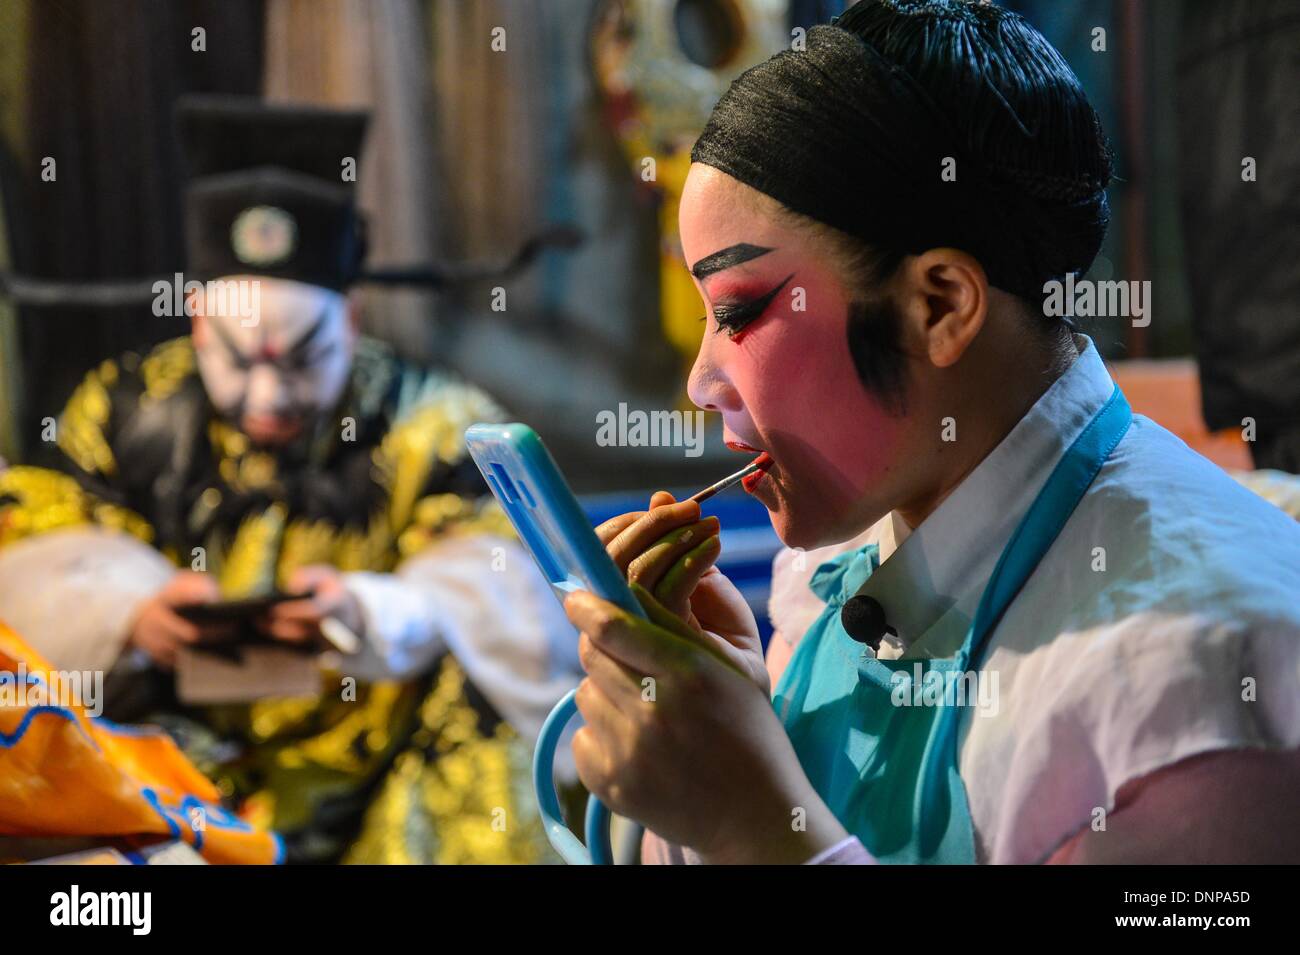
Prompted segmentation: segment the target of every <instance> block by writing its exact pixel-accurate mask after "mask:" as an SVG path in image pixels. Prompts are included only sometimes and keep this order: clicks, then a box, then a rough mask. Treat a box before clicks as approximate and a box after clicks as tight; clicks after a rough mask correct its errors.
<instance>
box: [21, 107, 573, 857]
mask: <svg viewBox="0 0 1300 955" xmlns="http://www.w3.org/2000/svg"><path fill="white" fill-rule="evenodd" d="M179 118H180V128H181V135H182V139H183V143H184V146H185V149H186V154H187V158H188V161H189V165H190V174H191V180H190V183H189V185H188V189H187V193H186V245H187V248H186V253H187V261H188V264H189V268H190V270H191V271H190V272H189V273H187V274H186V275H185V276H184V280H185V281H195V280H197V281H199V282H205V283H208V284H207V285H205V286H201V287H199V288H197V289H196V288H195V287H193V286H191V287H190V288H189V289H185V288H180V289H177V288H172V287H171V286H170V285H167V286H166V287H165V288H161V287H160V288H161V290H160V295H159V299H158V301H157V302H156V304H155V313H162V314H169V315H170V314H176V313H177V312H179V311H181V309H177V310H176V312H173V311H168V308H169V300H170V301H171V304H176V303H179V302H180V301H181V300H182V296H183V297H184V301H185V302H187V303H188V313H190V314H192V334H190V335H187V336H185V337H181V338H176V339H174V340H171V341H168V342H165V343H163V344H161V345H159V346H158V347H156V348H155V349H153V350H152V351H151V352H149V353H148V354H146V355H143V356H137V355H126V356H123V357H121V358H119V359H116V360H108V361H105V362H104V363H103V364H101V365H100V366H99V367H98V368H96V369H94V370H93V371H91V372H90V373H89V374H88V375H87V376H86V378H85V380H84V381H83V383H82V384H81V386H80V387H79V388H77V390H76V392H75V393H74V394H73V395H72V397H71V399H70V400H69V402H68V404H67V406H66V408H65V409H64V411H63V414H62V416H61V417H60V418H59V419H58V422H57V442H58V448H59V451H60V455H61V463H60V470H58V471H54V470H45V469H41V468H34V467H13V468H10V469H9V470H7V471H4V472H3V473H0V545H3V546H0V605H3V606H4V608H5V616H6V619H7V621H8V622H9V623H10V624H12V625H13V626H14V627H15V628H16V629H17V630H18V631H20V632H21V633H23V634H24V635H25V636H26V637H27V638H28V640H29V641H30V642H31V643H32V644H33V646H35V647H36V648H37V649H38V650H39V651H40V652H41V653H42V654H43V655H44V656H45V657H47V658H49V659H50V660H51V661H52V662H53V663H54V665H56V666H62V667H68V668H78V669H105V670H110V671H111V673H110V677H109V689H108V695H109V697H110V701H111V702H110V712H109V713H108V715H109V716H112V717H115V718H118V719H130V720H138V719H143V718H147V719H150V720H155V721H158V722H161V723H163V725H165V726H167V727H168V728H169V729H170V730H172V732H173V735H175V736H176V737H177V738H178V739H179V741H180V742H181V743H182V745H183V746H184V747H185V748H186V750H187V752H188V753H189V755H191V757H193V758H194V759H195V760H196V762H197V764H198V765H199V766H200V767H201V768H202V769H204V770H205V771H206V772H207V773H208V774H209V775H211V776H212V777H213V778H214V779H215V780H216V781H217V783H218V785H219V786H220V788H221V789H222V791H223V792H224V793H225V794H226V795H227V796H228V797H229V799H230V800H231V801H232V802H233V804H234V805H235V806H236V807H237V808H238V809H239V811H240V813H241V815H242V816H243V817H244V818H245V819H247V820H248V821H250V822H254V823H256V824H259V825H262V826H266V827H270V828H274V829H276V830H278V831H280V832H281V834H282V835H283V836H284V837H285V841H286V845H287V856H288V859H289V860H290V861H295V860H297V861H333V860H339V859H342V860H344V861H361V862H403V861H411V862H475V863H483V862H533V861H539V860H541V859H542V858H544V853H545V852H546V851H547V850H545V848H544V846H545V842H544V839H543V837H542V834H541V831H540V827H539V825H538V823H537V821H536V816H535V812H534V810H533V808H532V806H531V804H530V803H529V802H528V800H529V798H530V797H529V796H528V795H527V794H528V793H529V787H528V786H527V785H526V784H525V782H524V781H525V780H526V778H527V770H528V763H529V755H530V752H531V740H532V737H533V735H534V734H535V733H536V731H537V730H538V728H539V727H540V724H541V721H542V719H543V718H544V717H545V715H546V712H547V711H548V709H549V708H550V706H551V705H553V704H554V702H555V701H556V700H557V699H558V698H559V697H560V696H561V695H563V693H564V692H566V691H567V690H568V689H570V688H571V687H572V685H573V684H574V683H576V677H575V676H573V673H574V672H575V670H576V667H577V663H576V655H575V654H576V634H575V633H574V632H573V630H572V628H571V627H570V626H569V624H568V623H567V621H566V620H565V619H564V616H563V613H562V612H561V610H560V608H559V607H558V605H557V604H556V603H555V601H554V599H553V598H552V597H551V595H550V593H549V589H548V587H547V585H546V583H545V581H544V580H543V579H542V578H541V576H540V575H539V574H538V573H537V572H536V570H535V568H534V566H533V564H532V562H531V560H530V558H529V557H528V555H527V554H526V553H525V552H524V551H523V550H522V549H520V548H519V547H518V545H517V544H516V542H515V541H514V539H513V533H512V531H511V530H510V528H509V524H508V522H507V521H506V520H505V518H504V516H503V515H501V514H500V512H499V511H498V510H497V509H496V508H495V506H494V505H493V504H492V503H491V497H490V495H488V494H487V493H486V487H485V486H484V484H483V483H482V479H481V476H480V475H479V473H478V471H477V469H476V468H475V466H474V464H473V462H472V461H471V460H470V459H469V458H468V456H467V455H466V452H465V448H464V444H463V432H464V429H465V428H466V426H468V425H469V424H471V423H473V422H475V421H480V420H494V419H496V418H498V417H499V416H500V411H499V409H498V408H497V406H496V405H495V404H494V403H493V402H492V401H491V400H490V399H489V398H488V397H487V396H485V395H484V394H483V393H481V392H480V391H478V390H476V389H475V388H473V387H471V386H469V385H467V384H465V383H463V382H460V381H457V380H455V379H453V378H451V377H449V376H445V375H442V374H438V373H433V372H429V371H426V370H423V369H418V368H414V367H410V366H408V365H406V364H404V363H402V362H400V361H398V360H397V359H396V358H395V357H394V355H393V354H392V353H391V352H390V351H389V350H388V349H387V348H386V347H385V346H383V345H380V344H379V343H378V342H375V341H371V340H367V339H365V338H363V337H360V336H359V335H358V333H357V319H358V316H357V314H356V311H355V308H354V306H353V303H352V300H351V299H350V297H349V294H348V293H349V288H350V286H352V285H353V283H354V282H355V281H356V280H357V279H358V277H359V276H360V274H361V273H360V268H361V262H362V257H363V254H364V241H363V232H362V229H361V226H362V223H361V221H360V219H359V216H358V213H357V211H356V208H355V205H354V198H353V186H352V183H353V182H354V181H355V178H356V176H355V172H356V163H357V160H358V158H359V156H360V151H361V147H362V139H363V135H364V130H365V123H366V116H365V114H363V113H357V112H340V111H331V110H323V109H315V108H310V109H308V108H290V107H284V106H274V107H273V106H268V105H266V104H263V103H262V102H260V101H257V100H243V99H232V98H194V99H192V100H190V101H187V102H186V103H185V104H183V106H182V109H181V111H180V114H179ZM214 280H215V282H214ZM275 594H291V595H298V594H301V595H302V596H300V597H298V598H297V599H287V600H282V601H281V602H278V603H267V604H262V605H259V606H260V610H259V611H258V612H257V613H256V614H255V615H254V616H252V618H251V619H250V620H249V621H248V625H249V626H250V627H251V628H252V630H253V631H255V633H256V634H257V635H258V636H259V637H260V638H261V639H262V641H263V642H264V644H265V645H267V646H271V647H273V648H279V649H285V648H290V647H296V648H324V647H326V646H327V644H326V640H325V637H328V636H329V635H330V628H331V627H332V628H334V631H333V632H334V633H335V634H337V633H338V632H339V631H341V632H342V633H343V634H344V636H349V635H351V636H352V637H353V638H359V646H357V647H352V648H348V649H351V650H353V651H355V652H352V653H350V654H349V655H343V654H338V653H335V654H332V655H331V656H329V657H327V658H326V659H327V660H329V661H331V667H332V669H331V670H330V672H328V673H327V674H326V675H325V676H324V677H323V678H322V682H321V686H322V690H321V692H320V693H319V694H318V695H315V696H310V695H309V696H301V695H294V696H290V697H285V698H280V697H275V696H272V697H270V698H262V699H258V700H255V701H252V702H247V703H229V704H223V705H209V706H191V705H185V704H184V703H183V702H181V701H180V700H178V699H177V696H176V693H175V683H174V681H173V680H172V678H171V671H173V669H174V668H175V667H176V666H177V664H178V661H179V662H180V663H181V665H182V666H184V663H185V660H186V658H187V654H189V655H191V657H190V658H191V659H192V658H193V657H192V655H193V653H194V651H195V650H200V651H201V650H202V649H203V648H205V647H208V646H209V645H211V644H213V643H214V642H217V643H220V642H221V641H222V640H226V639H228V638H229V637H231V636H232V631H233V630H234V626H235V624H234V623H233V622H232V619H231V618H230V616H229V615H226V616H222V615H219V614H215V615H207V616H205V615H203V614H202V613H198V614H196V613H194V612H193V610H194V607H195V605H202V604H214V603H217V602H222V603H228V602H230V601H234V600H241V599H244V600H246V599H249V598H265V597H268V596H270V595H275ZM245 606H247V604H245ZM336 644H337V638H336ZM252 677H253V678H255V679H257V680H259V681H260V680H262V679H268V680H270V681H271V685H274V681H275V679H276V676H275V674H270V673H265V672H261V673H257V674H253V675H252Z"/></svg>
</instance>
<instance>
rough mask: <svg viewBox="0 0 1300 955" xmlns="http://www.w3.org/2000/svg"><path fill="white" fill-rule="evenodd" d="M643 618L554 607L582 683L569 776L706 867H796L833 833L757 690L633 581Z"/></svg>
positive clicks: (836, 831) (577, 605)
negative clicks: (561, 613) (565, 621)
mask: <svg viewBox="0 0 1300 955" xmlns="http://www.w3.org/2000/svg"><path fill="white" fill-rule="evenodd" d="M633 592H634V593H636V595H637V599H638V600H640V601H641V604H642V606H643V607H645V609H646V612H647V613H648V614H649V616H650V619H649V620H643V619H640V618H638V617H634V616H633V615H631V614H629V613H627V612H626V611H624V610H621V609H619V608H618V607H616V606H614V605H613V604H611V603H609V602H608V601H605V600H601V599H600V598H598V597H596V596H595V595H593V594H590V593H588V592H586V591H579V592H577V593H573V594H570V595H569V596H568V598H567V599H566V600H565V602H564V609H565V612H566V613H567V614H568V616H569V619H570V620H571V621H573V623H574V625H575V626H577V627H578V629H580V630H581V631H582V636H581V638H580V642H579V655H580V658H581V660H582V665H583V668H584V669H585V670H586V671H587V678H586V679H585V680H583V681H582V683H581V684H580V685H579V687H578V695H577V703H578V709H579V710H580V711H581V713H582V715H583V717H584V718H585V719H586V721H587V725H586V726H584V727H582V728H581V729H579V730H578V732H577V733H576V735H575V736H574V739H573V754H574V758H575V760H576V763H577V768H578V774H579V776H581V777H582V781H583V783H584V784H586V786H587V788H588V789H589V790H590V791H591V792H593V793H595V794H596V796H598V797H599V798H600V799H601V801H602V802H604V803H605V804H606V805H607V806H609V807H610V808H611V809H612V810H614V811H615V812H617V813H619V814H620V815H625V816H627V817H629V818H632V819H635V820H637V821H638V822H641V823H643V824H644V825H646V826H647V827H649V828H650V829H652V830H653V831H654V832H655V833H657V834H658V835H660V836H662V837H663V838H665V839H667V840H669V841H670V842H675V843H678V844H680V845H684V846H689V847H690V848H692V849H695V850H696V851H697V852H699V853H700V854H701V855H702V856H703V857H704V859H705V861H709V862H786V863H800V862H805V861H807V860H808V859H809V858H811V857H812V856H813V855H815V854H816V853H817V852H819V851H820V850H822V849H825V848H829V847H830V846H832V845H834V844H835V843H836V842H838V841H839V840H840V839H842V838H844V835H845V833H844V829H843V827H842V826H841V825H840V824H839V823H838V822H837V821H836V819H835V817H834V815H832V814H831V812H830V810H829V809H827V807H826V806H825V804H824V803H823V802H822V801H821V799H820V798H819V797H818V796H817V794H816V792H815V791H814V790H813V787H812V784H811V783H809V781H808V778H807V777H806V776H805V775H804V773H803V770H802V768H801V767H800V765H799V759H798V756H797V755H796V754H795V752H794V748H793V747H792V746H791V745H790V741H789V739H788V738H787V736H786V734H785V730H784V727H782V725H781V722H780V720H778V719H777V716H776V713H775V712H774V711H773V709H772V705H771V702H770V701H769V699H768V697H767V694H766V693H764V692H763V691H762V690H761V689H759V688H758V687H757V686H755V685H754V682H753V680H752V679H751V678H750V676H749V674H747V673H742V672H740V670H739V669H738V668H737V667H736V665H735V664H734V663H733V662H731V661H730V660H728V659H727V658H726V657H725V656H724V655H723V654H721V653H719V652H718V650H717V647H716V646H715V644H714V643H713V642H711V641H708V640H705V639H701V635H700V634H699V632H698V631H696V630H695V629H694V628H692V627H689V626H687V625H686V624H685V623H684V622H683V621H682V620H680V619H679V618H678V617H677V616H676V615H674V614H673V613H671V612H669V611H668V610H667V609H666V608H665V607H663V606H662V605H660V604H659V603H658V602H657V601H656V600H655V599H654V598H653V597H652V596H651V595H650V594H649V593H648V592H646V591H645V590H644V589H641V588H640V587H639V586H637V585H635V584H634V585H633Z"/></svg>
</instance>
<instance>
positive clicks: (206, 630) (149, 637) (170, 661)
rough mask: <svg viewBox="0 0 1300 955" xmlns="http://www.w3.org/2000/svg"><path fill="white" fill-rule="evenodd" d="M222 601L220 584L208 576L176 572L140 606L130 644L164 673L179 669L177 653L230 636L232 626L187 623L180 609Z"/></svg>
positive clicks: (189, 571)
mask: <svg viewBox="0 0 1300 955" xmlns="http://www.w3.org/2000/svg"><path fill="white" fill-rule="evenodd" d="M220 598H221V590H220V588H219V587H218V586H217V582H216V581H215V580H214V579H213V578H212V577H211V576H210V575H208V574H202V573H196V572H195V571H192V570H182V571H177V573H176V574H175V575H174V576H173V577H172V578H171V580H169V581H167V584H166V585H165V586H164V587H163V588H162V590H160V591H158V592H157V593H156V594H154V595H153V596H152V597H150V598H149V599H148V600H146V601H144V602H143V603H142V604H140V607H139V609H137V610H136V614H135V619H134V620H133V621H132V622H131V636H130V638H129V639H130V643H131V644H132V645H133V646H136V647H139V648H140V649H141V650H143V651H144V652H145V653H147V654H148V655H149V658H150V659H152V660H153V661H154V663H156V664H158V666H160V667H163V668H164V669H167V670H170V669H172V668H173V667H175V666H176V651H177V650H178V649H179V648H181V647H183V646H188V645H192V644H196V643H201V642H203V641H204V640H214V639H220V638H222V637H226V636H229V635H230V634H231V632H232V630H233V627H232V625H231V624H230V623H229V622H225V621H214V622H211V623H204V624H199V623H195V622H194V621H192V620H186V619H185V618H184V617H182V616H181V615H180V614H178V613H177V612H176V608H177V607H184V606H187V605H192V604H201V603H211V602H213V601H215V600H219V599H220Z"/></svg>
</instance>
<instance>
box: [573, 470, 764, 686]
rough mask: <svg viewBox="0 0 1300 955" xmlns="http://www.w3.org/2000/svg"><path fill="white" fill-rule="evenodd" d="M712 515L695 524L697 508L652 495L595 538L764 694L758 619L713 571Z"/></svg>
mask: <svg viewBox="0 0 1300 955" xmlns="http://www.w3.org/2000/svg"><path fill="white" fill-rule="evenodd" d="M719 531H720V527H719V524H718V519H717V518H716V517H706V518H704V519H703V520H701V519H700V505H699V504H697V503H696V502H694V501H690V500H687V501H680V502H678V501H675V500H674V499H673V496H672V495H671V494H669V493H668V492H667V491H656V492H655V494H654V495H653V496H652V497H651V498H650V510H649V511H633V512H631V513H628V514H621V515H619V516H618V517H614V518H611V519H610V520H608V521H606V522H605V523H603V524H601V525H600V526H599V527H597V528H596V536H597V537H599V538H600V540H601V542H602V543H603V544H604V545H605V550H606V551H608V552H609V556H610V557H611V558H613V560H614V563H615V564H616V565H618V568H619V570H621V571H623V574H624V576H626V577H627V579H628V580H629V581H635V582H636V583H638V584H640V585H641V586H642V587H644V588H645V589H646V590H648V591H650V593H651V594H652V595H653V596H654V598H655V600H656V601H657V602H658V603H659V604H660V605H662V606H663V607H665V608H666V609H667V610H668V611H669V612H671V613H672V614H673V615H674V616H676V617H678V618H680V619H681V620H683V621H685V623H686V624H688V625H689V626H690V627H692V628H693V629H695V630H696V631H698V632H699V633H700V634H701V635H703V636H706V637H709V638H711V642H712V643H713V644H714V647H715V649H716V650H717V651H718V652H720V653H721V654H722V655H723V656H724V657H725V658H727V659H729V660H730V661H731V662H732V663H733V664H735V665H736V666H737V668H738V669H739V670H740V671H741V672H742V673H745V674H746V675H748V676H749V677H750V679H752V680H753V681H754V682H755V683H756V684H757V685H758V686H759V687H760V688H761V689H762V690H763V691H764V692H765V693H766V692H768V691H769V688H770V678H769V676H768V672H767V667H766V666H765V665H764V662H763V645H762V642H761V641H760V640H759V636H758V622H757V621H756V620H755V619H754V613H753V611H752V610H750V609H749V604H748V603H747V602H746V601H745V598H744V596H742V595H741V593H740V591H739V590H737V589H736V586H735V584H733V583H732V582H731V581H730V580H728V579H727V577H726V575H725V574H723V573H722V572H721V571H720V570H718V568H717V566H716V563H717V559H718V555H719V554H721V553H722V543H721V541H720V540H719V537H718V534H719Z"/></svg>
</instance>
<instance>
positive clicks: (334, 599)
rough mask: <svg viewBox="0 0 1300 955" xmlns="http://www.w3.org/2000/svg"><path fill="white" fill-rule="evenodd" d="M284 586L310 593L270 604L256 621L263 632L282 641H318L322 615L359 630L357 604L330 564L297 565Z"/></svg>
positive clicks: (360, 626) (357, 631) (360, 619)
mask: <svg viewBox="0 0 1300 955" xmlns="http://www.w3.org/2000/svg"><path fill="white" fill-rule="evenodd" d="M288 589H289V590H290V591H292V592H294V593H298V592H305V591H310V592H311V596H309V597H306V598H304V599H302V600H288V601H285V602H284V603H281V604H276V605H275V606H273V607H271V609H270V610H268V611H267V612H266V613H265V614H263V615H262V616H261V617H260V618H258V621H257V626H258V629H260V630H261V631H262V632H263V633H267V634H269V635H270V636H272V637H275V638H276V639H277V640H283V641H285V642H286V643H308V642H312V643H314V642H318V641H319V640H320V639H321V630H320V628H321V621H322V620H324V619H325V618H326V617H333V618H334V619H336V620H338V621H339V622H340V623H341V624H343V625H344V626H345V627H347V628H348V629H349V630H351V631H352V632H353V633H356V634H359V633H360V632H361V628H362V616H361V604H360V603H359V602H358V601H357V598H356V597H355V596H354V595H353V594H352V592H351V591H349V590H348V588H347V587H346V586H345V585H344V583H343V575H342V574H341V573H339V572H338V570H337V569H335V568H334V567H330V566H329V565H327V564H312V565H311V566H309V567H299V568H298V569H297V570H296V571H294V572H293V573H292V574H291V575H290V576H289V588H288Z"/></svg>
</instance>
